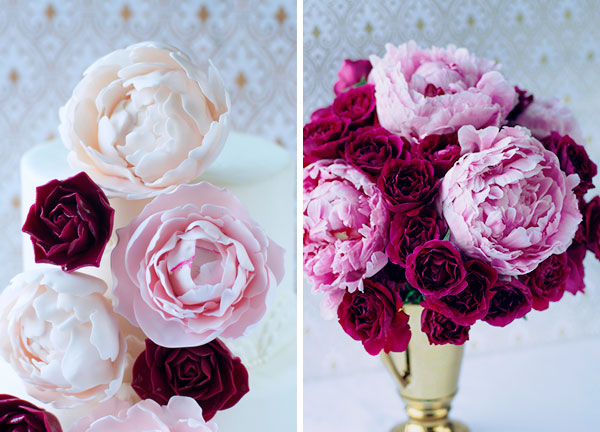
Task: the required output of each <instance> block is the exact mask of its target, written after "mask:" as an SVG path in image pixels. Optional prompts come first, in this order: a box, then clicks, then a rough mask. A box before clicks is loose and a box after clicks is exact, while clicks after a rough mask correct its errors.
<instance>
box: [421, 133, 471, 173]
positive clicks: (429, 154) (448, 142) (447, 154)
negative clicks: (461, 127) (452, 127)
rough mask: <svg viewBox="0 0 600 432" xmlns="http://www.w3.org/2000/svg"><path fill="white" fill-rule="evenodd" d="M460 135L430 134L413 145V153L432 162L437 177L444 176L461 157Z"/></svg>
mask: <svg viewBox="0 0 600 432" xmlns="http://www.w3.org/2000/svg"><path fill="white" fill-rule="evenodd" d="M460 151H461V149H460V145H459V144H458V135H457V134H456V133H452V134H450V135H428V136H426V137H425V138H423V139H421V140H419V141H416V142H415V143H414V144H413V146H412V154H413V156H414V157H416V158H420V159H425V160H428V161H429V162H431V164H432V165H433V168H434V170H435V175H436V176H437V177H440V178H441V177H443V176H444V175H445V174H446V172H447V171H448V170H449V169H450V168H451V167H452V165H454V163H455V162H456V161H457V160H458V158H460Z"/></svg>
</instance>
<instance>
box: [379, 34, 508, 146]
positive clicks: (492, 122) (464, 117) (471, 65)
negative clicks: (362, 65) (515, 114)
mask: <svg viewBox="0 0 600 432" xmlns="http://www.w3.org/2000/svg"><path fill="white" fill-rule="evenodd" d="M371 63H372V64H373V70H372V71H371V74H370V75H369V81H370V82H372V83H374V84H375V97H376V98H377V116H378V118H379V121H380V123H381V125H382V126H383V127H385V128H386V129H388V130H389V131H391V132H394V133H397V134H400V135H402V136H406V137H416V138H419V139H422V138H424V137H425V136H427V135H434V134H435V135H445V134H450V133H452V132H455V131H457V130H458V129H459V128H460V127H461V126H463V125H473V126H475V127H476V128H482V127H486V126H500V125H501V124H502V122H503V121H504V119H505V118H506V116H507V115H508V113H509V112H510V110H511V109H512V108H513V106H514V105H515V103H516V93H515V90H514V87H513V86H512V85H510V84H509V83H508V82H507V81H506V79H504V77H503V76H502V74H501V73H500V72H498V70H497V69H498V66H497V65H496V64H495V63H494V62H493V61H491V60H487V59H479V58H476V57H475V56H474V55H472V54H470V53H469V52H468V51H467V50H466V49H465V48H458V49H457V48H456V47H454V46H453V45H450V46H448V47H447V48H445V49H444V48H437V47H432V48H430V49H421V48H420V47H419V46H418V45H417V44H416V43H415V42H414V41H411V42H408V43H406V44H403V45H400V46H398V47H395V46H393V45H391V44H387V45H386V54H385V55H384V56H383V58H379V57H377V56H371Z"/></svg>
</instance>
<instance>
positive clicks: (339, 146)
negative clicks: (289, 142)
mask: <svg viewBox="0 0 600 432" xmlns="http://www.w3.org/2000/svg"><path fill="white" fill-rule="evenodd" d="M349 124H350V120H348V119H345V118H339V117H337V116H335V115H325V116H323V117H319V118H317V119H315V120H313V121H311V122H310V123H307V124H306V125H304V131H303V135H304V145H303V152H304V159H305V163H307V164H308V163H312V162H315V161H317V160H319V159H335V158H337V157H339V155H341V154H342V152H343V150H344V140H343V138H344V137H345V136H346V134H347V132H348V125H349Z"/></svg>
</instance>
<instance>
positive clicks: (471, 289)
mask: <svg viewBox="0 0 600 432" xmlns="http://www.w3.org/2000/svg"><path fill="white" fill-rule="evenodd" d="M465 270H466V271H467V276H466V277H465V280H466V281H467V286H466V287H465V288H464V289H463V290H462V291H460V292H459V293H458V294H454V295H447V296H444V297H440V298H435V297H431V296H426V298H425V299H426V300H425V301H426V303H425V305H426V307H427V308H429V309H431V310H434V311H436V312H439V313H441V314H442V315H444V316H446V317H448V318H450V319H451V320H452V321H454V322H455V323H457V324H460V325H464V326H470V325H473V324H475V321H477V320H478V319H483V318H484V317H485V316H486V315H487V313H488V309H489V306H490V300H491V298H492V295H493V294H492V287H493V286H494V284H495V283H496V280H497V278H498V274H497V273H496V270H494V268H493V267H491V266H490V265H488V264H486V263H484V262H482V261H477V260H471V261H467V262H466V263H465Z"/></svg>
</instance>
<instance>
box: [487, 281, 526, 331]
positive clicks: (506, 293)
mask: <svg viewBox="0 0 600 432" xmlns="http://www.w3.org/2000/svg"><path fill="white" fill-rule="evenodd" d="M492 293H493V297H492V300H491V301H490V309H489V311H488V313H487V315H486V316H485V318H484V321H485V322H487V323H488V324H491V325H493V326H497V327H504V326H506V325H508V324H510V323H511V322H513V321H514V320H516V319H517V318H523V317H524V316H525V315H526V314H527V313H528V312H529V311H530V310H531V307H532V297H531V291H530V290H529V287H528V286H527V285H525V284H524V283H523V282H521V281H519V280H518V279H515V278H512V279H510V280H506V281H498V282H497V283H496V285H494V287H493V288H492Z"/></svg>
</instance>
